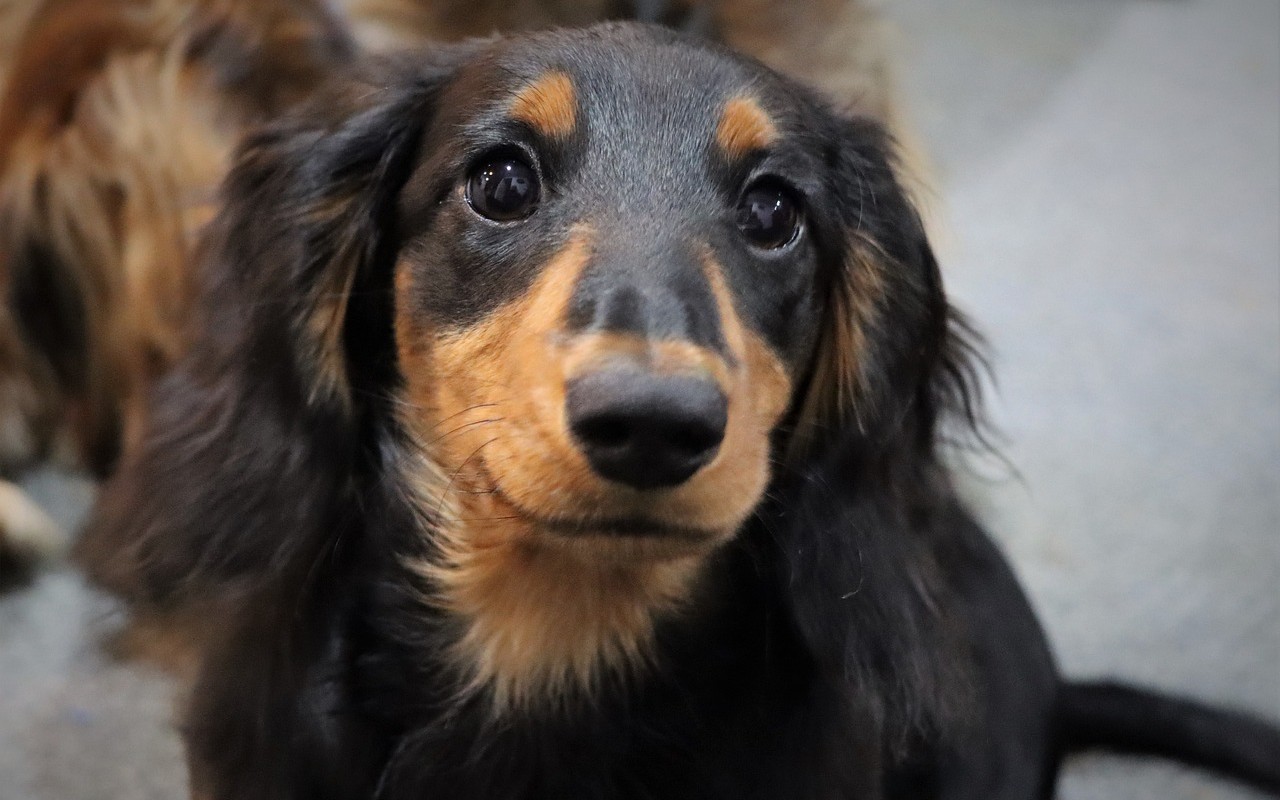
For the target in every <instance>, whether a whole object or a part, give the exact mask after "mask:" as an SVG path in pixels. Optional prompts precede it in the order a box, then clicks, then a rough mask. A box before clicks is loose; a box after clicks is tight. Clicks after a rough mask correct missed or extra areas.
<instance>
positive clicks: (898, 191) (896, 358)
mask: <svg viewBox="0 0 1280 800" xmlns="http://www.w3.org/2000/svg"><path fill="white" fill-rule="evenodd" d="M833 128H834V132H833V133H832V134H831V136H832V142H833V144H832V145H831V146H832V151H831V152H830V153H829V164H830V165H832V169H831V175H832V179H833V184H832V186H831V187H830V189H829V191H830V193H831V195H832V196H834V197H835V198H836V203H835V205H836V206H837V208H836V209H835V210H834V212H832V214H831V217H832V218H830V219H824V220H819V223H821V224H820V225H818V226H815V227H818V228H821V229H824V230H828V231H830V230H838V231H840V233H839V235H838V237H837V240H836V241H824V242H822V243H821V244H822V245H823V247H824V249H825V250H826V251H827V252H828V253H830V254H831V262H832V267H831V272H830V273H829V274H828V276H827V277H828V286H827V292H828V295H827V302H826V307H825V316H824V318H823V320H822V326H823V327H822V330H821V332H820V339H819V343H818V345H817V350H816V353H815V355H814V363H813V366H812V371H811V373H810V377H809V379H808V382H807V384H806V385H805V386H804V389H803V392H804V394H803V395H802V396H801V401H800V405H799V410H798V414H797V419H796V426H797V427H796V429H795V433H794V435H795V437H796V440H795V441H794V442H793V443H792V444H791V449H790V452H789V454H788V455H789V456H790V463H789V469H788V470H787V471H786V473H784V476H783V479H782V482H781V483H780V485H778V486H776V487H775V488H774V489H773V490H771V494H773V495H774V496H776V497H778V498H781V499H779V500H776V501H774V502H775V503H777V504H778V513H777V514H776V515H775V516H773V517H770V518H769V521H770V525H771V527H772V528H773V530H774V532H775V533H776V534H777V535H776V537H775V538H776V540H777V541H778V542H779V543H780V544H781V546H782V549H781V551H780V552H779V553H778V554H777V555H778V557H777V564H778V568H779V570H780V571H779V573H778V579H779V581H780V582H781V583H780V592H781V593H782V596H783V597H785V598H786V602H787V603H788V604H789V606H790V608H791V613H792V615H793V619H794V622H795V624H796V626H797V630H798V633H799V635H800V637H801V638H802V639H803V640H804V641H805V643H806V646H807V647H808V648H809V650H810V652H812V653H813V654H814V657H815V659H816V660H817V661H818V663H819V664H820V666H821V669H822V670H823V671H824V673H825V674H826V675H828V676H830V677H831V679H832V680H833V681H836V682H838V684H839V685H840V686H842V687H844V688H845V689H846V691H847V694H846V697H847V699H848V702H849V703H850V705H851V706H853V707H857V708H859V709H860V710H862V711H863V712H867V713H869V714H870V715H871V718H872V719H873V720H875V721H877V722H878V723H879V724H880V725H882V726H883V727H884V730H885V732H886V735H887V737H888V738H887V739H886V741H889V742H892V743H893V744H896V745H902V744H905V743H906V741H907V740H908V739H909V738H910V737H912V736H915V735H917V734H918V733H919V732H921V731H923V730H929V729H933V728H936V727H938V726H942V725H947V724H950V723H952V722H953V721H954V720H955V719H956V718H957V717H958V716H959V714H960V712H962V711H963V707H964V703H965V699H966V697H967V689H968V674H967V671H966V666H965V664H966V658H967V655H966V653H965V651H964V649H963V645H962V644H961V643H960V641H961V640H960V636H961V634H962V632H961V631H960V630H959V629H958V627H957V625H956V624H955V623H954V622H953V621H952V620H950V619H949V618H948V616H947V614H948V609H947V607H946V606H947V604H946V601H945V598H946V597H947V596H948V593H949V592H950V591H951V590H950V589H949V588H948V586H947V584H946V578H945V570H944V569H943V566H944V565H941V564H940V563H939V561H938V557H937V555H936V552H935V548H936V544H935V542H936V531H937V530H939V529H941V528H944V527H945V528H947V529H948V530H950V529H951V528H952V527H954V526H955V525H957V524H963V519H962V513H963V512H960V511H959V510H958V508H957V507H956V506H955V505H954V503H953V502H952V500H951V494H950V489H949V487H948V485H947V478H946V475H945V472H944V471H943V470H942V469H941V467H940V466H939V464H938V462H937V460H936V459H935V445H936V440H937V437H938V425H939V423H940V421H941V420H942V419H943V418H944V417H945V416H946V415H947V414H948V413H950V412H952V411H954V410H958V411H960V412H961V415H962V416H963V417H964V418H965V419H966V420H970V419H972V418H973V415H974V409H973V406H972V401H971V400H970V398H971V397H972V396H973V392H974V390H973V388H972V386H973V378H974V370H973V367H972V365H973V364H974V361H973V360H972V359H973V357H974V356H973V354H972V350H971V347H970V345H969V344H968V339H967V338H965V332H966V330H967V328H966V327H965V325H964V322H963V320H962V319H961V318H959V317H958V316H957V315H956V314H955V312H954V311H953V310H952V309H951V307H950V306H949V304H948V302H947V300H946V297H945V295H944V293H943V289H942V283H941V277H940V274H939V270H938V265H937V263H936V261H935V259H934V256H933V253H932V251H931V249H930V247H929V243H928V241H927V239H926V236H925V232H924V228H923V226H922V225H921V222H920V219H919V217H918V215H917V214H916V212H915V210H914V209H913V208H912V205H911V203H910V201H909V200H908V199H907V196H906V193H905V192H904V191H903V190H902V188H901V186H900V185H899V183H898V180H897V178H896V176H895V173H894V169H893V162H892V160H891V156H890V153H891V148H890V145H889V142H888V141H887V139H886V137H885V135H884V134H883V133H882V132H881V131H880V130H879V128H878V127H877V126H875V125H874V124H872V123H870V122H861V121H856V120H855V121H842V122H838V123H834V125H833ZM818 211H819V210H815V213H817V212H818ZM764 514H765V515H766V516H767V515H769V510H768V507H766V509H765V511H764ZM889 755H890V756H891V757H892V756H893V754H892V753H890V754H889Z"/></svg>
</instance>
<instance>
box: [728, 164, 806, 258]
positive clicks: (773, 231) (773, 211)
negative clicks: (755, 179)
mask: <svg viewBox="0 0 1280 800" xmlns="http://www.w3.org/2000/svg"><path fill="white" fill-rule="evenodd" d="M800 218H801V215H800V202H799V200H797V199H796V197H795V195H794V194H793V193H792V192H791V191H790V190H789V189H787V188H786V187H785V186H782V185H781V184H779V183H777V182H775V181H770V180H766V181H761V182H759V183H756V184H754V185H752V186H751V187H750V188H748V189H747V191H745V192H744V193H743V195H742V199H741V200H740V201H739V202H738V209H737V214H736V222H737V224H738V230H740V231H742V235H743V236H744V237H746V239H747V241H748V242H750V243H751V244H752V245H754V246H756V247H759V248H761V249H762V250H777V249H779V248H782V247H786V246H787V245H789V244H791V243H792V242H793V241H795V240H796V238H797V237H798V236H799V234H800Z"/></svg>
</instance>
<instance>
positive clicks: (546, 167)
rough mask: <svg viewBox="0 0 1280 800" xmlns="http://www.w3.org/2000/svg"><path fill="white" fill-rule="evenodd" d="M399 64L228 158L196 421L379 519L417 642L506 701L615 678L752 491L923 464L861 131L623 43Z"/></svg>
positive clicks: (927, 392)
mask: <svg viewBox="0 0 1280 800" xmlns="http://www.w3.org/2000/svg"><path fill="white" fill-rule="evenodd" d="M419 59H420V60H418V61H415V62H413V63H412V64H411V65H410V66H409V67H407V68H406V70H407V71H401V72H397V71H396V70H395V69H393V70H392V76H391V77H390V78H388V77H386V76H384V75H382V73H376V74H375V76H374V78H375V79H374V81H373V82H371V83H365V84H358V85H356V86H355V88H354V89H350V88H348V89H345V90H344V89H339V90H338V92H337V93H336V94H334V95H332V96H326V97H324V98H321V99H320V100H319V101H317V103H315V104H314V106H313V107H312V108H311V109H310V110H309V111H307V112H305V113H302V114H299V115H297V116H296V117H292V118H290V119H287V120H284V121H282V122H281V123H280V124H278V125H276V126H273V127H271V128H269V129H267V130H265V131H263V132H262V133H260V134H258V135H257V136H255V137H253V138H251V139H250V140H249V142H248V143H247V144H246V145H245V146H244V147H243V148H242V150H241V152H240V155H239V156H238V162H237V166H236V167H235V169H234V170H233V171H232V173H231V176H230V178H229V180H228V183H227V185H226V189H225V194H226V197H227V198H228V203H227V207H226V208H225V209H224V210H223V212H222V214H221V215H220V216H219V219H218V221H217V223H216V224H215V226H214V229H213V233H212V236H211V239H210V241H211V242H212V243H213V245H214V250H213V252H212V254H211V256H210V258H212V259H213V261H214V262H215V263H214V265H213V266H212V268H211V270H210V273H211V275H212V276H213V277H214V285H213V286H212V296H211V305H212V307H213V309H214V311H213V312H212V322H213V324H212V325H211V326H210V335H211V336H212V337H213V339H212V341H213V343H214V344H213V346H212V347H206V349H207V350H208V351H209V353H210V354H211V357H212V359H213V360H212V363H213V364H214V365H215V366H214V367H213V369H214V371H215V372H217V371H219V370H228V369H229V370H231V371H233V372H234V373H235V375H236V376H237V377H236V378H235V380H234V381H233V382H231V383H230V384H229V387H230V388H227V389H226V390H225V392H226V394H225V396H227V397H230V398H232V399H233V400H234V402H236V403H238V404H240V405H245V406H248V407H250V408H251V410H246V411H244V412H243V413H240V414H239V415H238V416H235V415H226V418H227V419H229V420H237V419H244V420H253V419H263V418H267V417H271V415H275V416H274V417H272V418H276V417H278V418H279V419H280V420H281V426H282V429H284V430H287V431H290V432H296V431H303V432H304V433H299V434H297V435H298V436H301V437H303V438H304V439H306V440H307V442H310V444H307V445H306V446H307V447H309V448H311V450H309V451H308V452H313V453H314V455H313V456H312V457H311V458H309V459H300V458H296V457H295V453H294V451H292V450H290V449H288V447H287V445H288V444H289V442H293V441H294V440H292V439H288V441H286V442H285V443H284V444H282V445H280V446H279V447H275V446H273V445H271V443H270V441H259V439H258V438H257V437H251V438H246V439H245V440H244V441H245V442H248V443H249V444H245V445H244V446H248V447H252V448H259V447H261V448H264V449H266V450H267V451H268V452H269V453H270V454H271V458H270V459H263V463H264V465H265V464H266V463H267V462H270V463H271V464H272V465H276V464H280V465H282V466H279V467H276V466H272V467H266V466H264V467H263V473H264V474H269V475H272V476H273V477H272V480H273V481H278V482H282V483H283V482H285V481H286V480H289V479H291V478H289V475H292V474H294V473H296V475H294V477H296V479H297V480H298V482H299V485H305V486H314V485H318V482H317V480H316V476H315V474H314V473H313V472H312V471H311V469H312V468H313V467H314V466H315V465H317V464H321V465H325V469H327V470H329V471H330V472H331V473H332V479H333V481H334V485H335V486H339V487H348V488H343V489H341V490H340V491H354V490H355V489H352V488H350V487H360V486H369V485H378V486H384V487H390V488H392V489H393V490H394V495H395V497H396V498H397V499H396V500H395V501H394V502H395V503H397V504H399V503H401V501H402V499H403V498H408V500H409V501H410V502H409V504H408V505H409V506H411V510H412V511H413V512H416V516H415V523H414V530H413V531H411V532H410V533H411V534H412V535H413V537H414V538H412V539H411V541H412V544H409V545H405V544H404V543H403V541H402V540H397V541H401V544H399V545H396V547H399V548H400V551H399V552H397V553H395V555H397V556H398V557H399V560H400V563H407V564H408V565H409V566H410V567H411V568H412V570H413V571H414V572H415V573H416V574H417V576H418V577H420V578H421V579H422V585H423V587H424V589H425V595H426V598H427V600H428V602H429V603H430V604H431V605H432V606H433V607H434V608H435V609H436V610H437V611H439V610H443V611H444V612H446V617H447V618H448V619H450V620H452V621H453V622H455V623H457V624H456V626H451V627H450V630H453V631H455V632H456V634H457V635H456V636H455V637H454V641H453V642H452V644H450V645H447V647H446V649H448V650H449V652H450V653H452V654H453V656H454V657H455V661H456V663H457V664H458V666H459V667H460V671H461V672H462V674H463V676H464V678H465V680H467V681H469V682H470V684H471V685H472V686H473V687H493V695H494V697H495V698H497V699H498V701H499V704H501V703H502V702H504V701H507V700H511V701H516V702H523V701H526V700H529V701H531V700H533V699H535V698H539V697H541V698H546V697H548V696H555V695H558V694H559V693H560V690H562V689H564V688H565V687H567V686H569V685H573V684H576V685H579V686H587V687H590V686H591V685H592V684H593V682H594V681H596V680H598V678H599V676H600V674H601V673H602V672H606V671H612V672H618V671H620V670H622V669H623V668H625V667H634V666H636V665H637V664H639V663H642V662H644V661H645V659H646V648H647V646H648V645H649V644H650V643H651V642H652V640H653V632H654V625H655V624H656V620H657V619H659V618H660V617H662V616H663V615H664V614H667V613H669V612H673V611H674V610H676V609H678V608H680V607H682V606H684V605H685V604H686V603H687V601H689V599H690V598H691V597H692V595H693V589H694V587H695V586H696V585H697V577H698V575H699V574H701V571H702V569H703V567H704V566H705V564H706V563H708V559H707V556H708V554H710V553H711V552H713V551H714V550H715V549H716V548H717V547H718V546H720V545H723V544H724V543H725V542H727V541H729V540H730V539H732V538H733V537H734V536H735V535H736V534H738V533H739V532H740V530H741V529H742V528H743V526H744V522H745V521H746V520H747V519H748V518H749V517H750V515H751V514H752V513H753V512H754V511H755V510H756V509H757V508H758V507H759V506H760V503H761V499H762V497H763V496H764V495H765V493H766V492H767V491H768V487H769V486H770V482H771V479H772V478H773V477H774V476H776V475H777V474H778V473H779V471H780V470H782V469H786V470H789V471H791V472H792V473H793V474H794V473H799V472H803V471H805V470H806V469H808V468H809V465H813V464H817V463H818V462H820V461H821V460H822V459H824V458H828V457H834V454H835V452H836V450H837V449H839V448H837V447H834V446H835V445H839V447H841V448H845V449H848V448H849V447H853V448H855V449H858V448H862V449H865V450H866V451H867V452H868V453H875V452H886V451H888V450H889V449H891V448H897V449H898V450H902V449H904V448H915V447H921V446H928V442H930V441H931V437H932V409H933V408H934V407H935V405H936V403H935V402H934V399H935V386H934V377H933V376H935V374H936V373H938V372H940V371H942V372H945V371H946V370H947V369H950V367H948V366H947V365H946V364H942V363H941V362H945V358H944V357H942V356H941V355H940V354H941V353H942V352H943V350H944V349H945V347H946V340H947V335H946V325H947V322H946V319H947V307H946V302H945V300H944V298H943V296H942V291H941V287H940V284H939V280H938V275H937V268H936V265H935V264H934V261H933V258H932V256H931V255H930V252H929V248H928V246H927V244H926V243H925V240H924V236H923V233H922V231H921V227H920V223H919V220H918V218H917V216H916V214H915V212H914V211H913V210H912V208H911V205H910V203H909V202H908V201H907V199H906V198H905V196H904V194H903V192H902V190H901V188H900V187H899V184H898V181H897V179H896V177H895V175H894V171H893V169H892V167H891V159H890V157H889V155H888V148H887V146H886V143H885V140H884V136H883V135H882V134H881V133H880V129H879V128H878V127H877V126H876V125H875V124H874V123H872V122H868V121H865V120H863V121H859V120H857V119H846V118H842V117H840V116H839V115H837V114H835V113H833V112H832V111H831V110H830V109H829V108H828V107H827V106H825V105H824V104H823V103H822V102H821V101H819V100H817V99H815V98H814V97H813V96H812V95H811V94H809V93H808V92H807V91H805V90H804V89H802V88H800V87H797V86H795V85H794V84H792V83H790V82H788V81H786V80H785V79H783V78H781V77H779V76H777V75H775V74H774V73H771V72H769V71H768V70H766V69H765V68H763V67H761V66H760V65H758V64H756V63H754V62H750V61H748V60H745V59H740V58H738V57H735V56H732V55H730V54H728V53H727V52H724V51H721V50H718V49H715V48H712V47H709V46H707V45H704V44H699V43H695V42H692V41H689V40H685V39H682V38H679V37H678V36H676V35H674V34H671V33H669V32H665V31H662V30H659V29H656V28H646V27H641V26H633V25H606V26H601V27H597V28H592V29H587V30H584V31H562V32H551V33H545V34H538V35H534V36H530V37H526V38H519V39H513V40H497V41H490V42H487V43H479V44H470V45H466V46H464V47H463V48H462V49H461V50H442V51H435V52H434V53H429V54H425V55H421V56H419ZM397 69H398V68H397ZM264 299H267V302H263V300H264ZM939 364H941V366H939ZM200 369H203V368H200ZM201 374H204V373H203V372H202V373H201ZM264 405H265V406H267V407H270V408H274V409H275V410H274V411H270V412H268V411H266V410H264V409H263V408H262V406H264ZM300 415H301V416H300ZM182 416H183V418H184V419H185V418H186V417H187V416H190V414H187V413H184V414H183V415H182ZM192 435H193V436H198V437H199V438H200V440H201V441H206V440H208V441H213V440H214V439H213V438H211V437H207V436H205V433H204V431H198V432H197V431H192ZM289 435H293V434H289ZM286 439H287V436H286ZM273 447H274V448H275V449H273ZM281 447H283V448H284V449H283V450H281V449H279V448H281ZM215 456H216V454H215ZM868 457H871V456H868ZM273 459H274V460H273ZM226 463H228V462H227V461H226V460H225V459H220V458H217V457H214V458H211V459H210V461H209V464H211V465H213V466H212V468H213V469H215V470H223V469H224V467H223V466H221V465H223V464H226ZM282 470H283V471H284V472H285V473H288V474H286V475H283V476H280V477H276V476H277V474H278V473H279V472H281V471H282ZM327 474H328V473H327ZM370 477H373V478H375V480H374V481H373V482H372V483H371V482H370V481H369V480H367V479H368V478H370ZM353 478H354V480H353ZM210 485H218V481H217V480H213V479H211V480H210ZM775 485H779V484H777V483H776V482H775ZM779 486H780V485H779ZM780 490H781V486H780ZM255 491H257V490H256V489H255ZM299 491H300V492H305V490H299ZM290 502H292V500H291V501H290ZM300 502H302V501H300ZM322 502H324V503H328V502H337V501H335V500H333V499H332V498H328V497H326V498H323V501H322ZM342 502H343V503H344V507H350V508H361V507H365V506H364V503H365V502H366V500H365V499H358V500H356V501H352V502H348V500H343V501H342ZM264 503H266V504H267V505H270V504H271V502H270V501H264ZM291 507H292V506H291ZM193 524H194V525H195V527H196V528H198V527H199V526H200V525H201V524H205V521H204V520H200V521H196V522H195V523H193ZM263 524H266V523H265V522H264V523H263ZM286 524H289V525H293V524H296V523H292V522H289V523H286ZM175 527H181V528H183V529H185V528H186V527H187V526H186V525H185V524H183V525H176V526H175ZM272 535H273V534H270V533H268V534H264V535H263V536H262V537H252V536H249V535H248V534H245V533H243V532H240V531H239V530H237V531H236V532H234V533H228V537H230V538H233V539H235V540H236V541H237V542H242V543H244V544H245V546H254V547H257V546H268V545H266V544H261V543H262V542H270V541H272V539H271V536H272ZM317 535H321V534H317ZM203 541H204V543H203V544H201V545H199V547H208V546H209V545H208V544H207V543H208V542H209V541H211V539H210V538H209V537H205V538H204V540H203ZM251 543H252V544H251ZM199 547H196V548H195V550H197V551H198V550H199ZM406 547H409V548H411V549H412V548H416V550H415V552H403V550H404V548H406ZM172 549H173V548H172V547H170V551H172ZM219 558H229V556H222V555H220V556H219Z"/></svg>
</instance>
